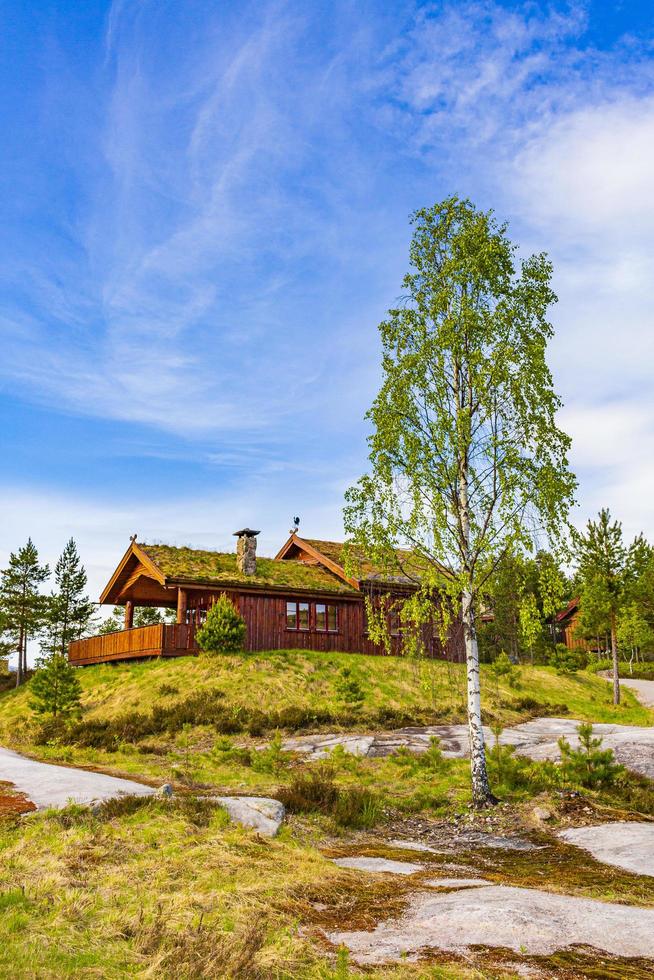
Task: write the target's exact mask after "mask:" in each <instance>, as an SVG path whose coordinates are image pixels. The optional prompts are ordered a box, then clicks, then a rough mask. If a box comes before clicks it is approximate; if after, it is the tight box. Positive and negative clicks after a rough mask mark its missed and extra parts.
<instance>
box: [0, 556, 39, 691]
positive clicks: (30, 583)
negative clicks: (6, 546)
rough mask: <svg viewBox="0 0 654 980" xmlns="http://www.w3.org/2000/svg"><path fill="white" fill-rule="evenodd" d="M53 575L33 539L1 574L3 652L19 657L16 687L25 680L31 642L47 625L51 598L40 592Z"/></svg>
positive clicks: (0, 596)
mask: <svg viewBox="0 0 654 980" xmlns="http://www.w3.org/2000/svg"><path fill="white" fill-rule="evenodd" d="M49 575H50V569H49V568H48V566H47V565H40V564H39V553H38V551H37V549H36V547H35V545H34V543H33V542H32V539H31V538H28V541H27V544H25V545H23V547H22V548H20V549H19V550H18V552H16V553H15V554H14V553H13V552H12V554H11V555H10V556H9V565H8V567H7V568H5V569H3V570H2V571H1V572H0V624H1V627H2V634H3V643H2V648H3V652H6V653H9V652H11V653H16V654H17V655H18V668H17V671H16V686H19V685H20V684H22V683H23V681H24V680H25V671H26V670H27V645H28V642H29V640H30V639H31V638H33V637H34V636H36V635H37V634H38V632H39V631H40V630H41V628H42V627H43V625H44V621H45V618H46V610H47V598H46V596H44V595H42V594H41V593H40V592H39V586H40V585H42V584H43V582H45V581H46V579H47V578H48V576H49Z"/></svg>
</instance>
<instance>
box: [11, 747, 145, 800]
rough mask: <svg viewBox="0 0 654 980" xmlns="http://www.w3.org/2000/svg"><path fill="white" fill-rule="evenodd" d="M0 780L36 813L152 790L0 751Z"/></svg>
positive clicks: (97, 774)
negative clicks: (26, 801)
mask: <svg viewBox="0 0 654 980" xmlns="http://www.w3.org/2000/svg"><path fill="white" fill-rule="evenodd" d="M0 780H6V781H7V782H9V783H13V784H14V786H15V787H16V789H17V790H18V791H19V792H20V793H24V795H25V796H27V797H28V798H29V799H30V800H31V801H32V802H33V803H34V804H35V805H36V807H37V809H39V810H43V809H44V808H46V807H57V808H60V807H64V806H67V805H68V804H69V803H81V804H83V805H92V804H95V803H98V802H100V803H101V802H102V801H103V800H111V799H113V798H114V797H117V796H151V795H152V794H153V793H154V792H155V790H154V789H153V788H152V787H151V786H144V785H143V783H137V782H134V781H133V780H131V779H118V778H117V777H116V776H105V775H104V773H100V772H89V771H88V770H87V769H72V768H71V767H70V766H53V765H50V764H48V763H45V762H37V761H36V760H35V759H27V758H25V756H22V755H19V754H18V753H17V752H12V751H11V750H10V749H3V748H0Z"/></svg>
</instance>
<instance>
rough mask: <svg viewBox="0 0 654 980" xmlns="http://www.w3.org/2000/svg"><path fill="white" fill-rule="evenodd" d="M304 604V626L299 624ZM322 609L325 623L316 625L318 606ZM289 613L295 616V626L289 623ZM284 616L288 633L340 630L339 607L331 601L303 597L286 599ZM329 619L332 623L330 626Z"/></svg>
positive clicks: (335, 631) (334, 631)
mask: <svg viewBox="0 0 654 980" xmlns="http://www.w3.org/2000/svg"><path fill="white" fill-rule="evenodd" d="M305 606H306V626H301V625H300V610H301V609H302V612H304V609H303V608H302V607H305ZM319 606H321V607H322V608H323V609H324V617H325V625H324V627H322V626H318V615H317V610H318V607H319ZM289 615H294V616H295V626H290V625H289ZM284 616H285V629H286V630H288V631H289V632H290V633H332V634H336V633H339V632H340V625H341V623H340V615H339V607H338V606H337V605H336V604H335V603H333V602H313V601H305V600H303V599H287V600H286V609H285V612H284ZM330 620H331V621H332V622H333V623H334V625H333V626H330Z"/></svg>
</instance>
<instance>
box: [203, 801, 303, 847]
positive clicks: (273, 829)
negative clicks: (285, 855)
mask: <svg viewBox="0 0 654 980" xmlns="http://www.w3.org/2000/svg"><path fill="white" fill-rule="evenodd" d="M212 799H214V800H215V801H216V803H220V805H221V806H223V807H224V808H225V810H227V813H228V814H229V819H230V820H232V821H233V822H234V823H240V824H241V825H242V826H243V827H251V828H252V829H253V830H256V831H257V833H259V834H261V835H262V836H263V837H274V836H275V835H276V834H277V833H279V828H280V827H281V825H282V823H283V822H284V816H285V814H286V810H285V809H284V804H283V803H280V802H279V800H271V799H269V798H268V797H265V796H214V797H212Z"/></svg>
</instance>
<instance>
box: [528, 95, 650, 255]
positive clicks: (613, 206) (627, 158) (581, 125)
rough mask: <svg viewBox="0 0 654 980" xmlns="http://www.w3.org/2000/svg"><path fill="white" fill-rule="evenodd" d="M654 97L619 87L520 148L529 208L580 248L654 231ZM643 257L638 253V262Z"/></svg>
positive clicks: (616, 249)
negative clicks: (653, 165) (653, 163)
mask: <svg viewBox="0 0 654 980" xmlns="http://www.w3.org/2000/svg"><path fill="white" fill-rule="evenodd" d="M653 159H654V96H650V97H645V98H634V97H632V96H631V95H630V94H628V93H627V94H625V95H622V96H621V93H619V92H617V93H615V94H614V95H613V96H612V97H611V98H610V100H608V101H604V100H603V101H601V102H600V103H599V104H592V105H589V106H586V107H584V108H581V109H578V110H576V111H573V112H570V113H567V114H565V115H564V116H563V117H561V118H558V119H554V120H551V121H550V122H549V124H548V125H547V126H545V127H543V129H542V131H541V132H539V133H538V135H536V136H534V137H532V138H530V139H529V140H528V141H527V143H526V145H525V146H524V147H523V148H522V149H521V150H520V152H519V153H518V154H517V156H516V158H515V161H514V164H513V167H512V170H513V174H512V176H513V177H514V179H515V181H516V183H515V190H516V197H517V200H518V202H519V204H520V209H521V212H522V213H523V214H524V215H525V216H526V217H527V218H528V219H529V220H530V221H531V222H532V223H533V224H534V225H535V226H536V227H539V228H542V229H544V230H545V231H547V232H549V233H553V234H555V235H556V238H557V241H560V240H563V241H565V240H568V241H570V242H571V243H574V244H575V245H576V246H579V245H580V244H584V243H585V244H587V247H590V248H594V247H595V248H596V247H597V244H598V242H597V238H598V236H599V239H600V242H601V244H602V246H603V247H604V248H605V249H608V248H610V249H611V250H612V253H613V254H614V255H615V257H616V259H617V261H618V263H619V267H620V268H621V269H623V270H624V267H625V263H624V259H623V256H622V255H621V252H622V250H623V249H624V248H625V247H627V248H629V247H633V246H634V245H638V244H639V243H641V242H643V240H644V241H645V242H651V240H652V238H653V237H654V168H653V167H652V160H653ZM639 259H642V256H638V255H637V256H636V263H637V265H638V260H639Z"/></svg>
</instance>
